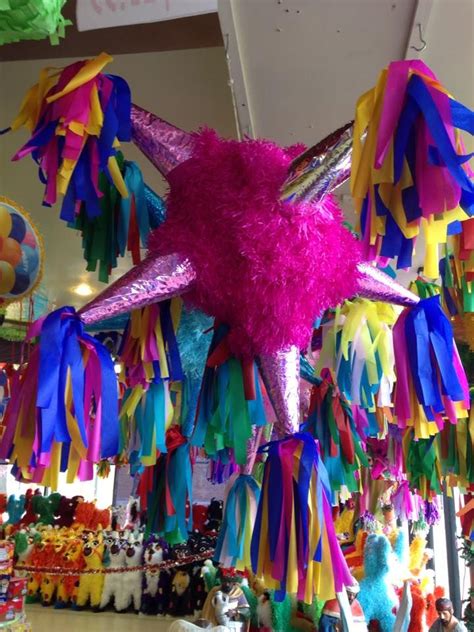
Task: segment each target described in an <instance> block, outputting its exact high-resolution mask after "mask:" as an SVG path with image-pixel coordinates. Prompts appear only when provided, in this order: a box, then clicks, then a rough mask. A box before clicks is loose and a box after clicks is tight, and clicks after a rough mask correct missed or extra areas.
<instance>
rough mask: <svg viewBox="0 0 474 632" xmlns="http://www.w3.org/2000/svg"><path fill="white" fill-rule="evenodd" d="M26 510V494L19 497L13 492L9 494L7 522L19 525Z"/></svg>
mask: <svg viewBox="0 0 474 632" xmlns="http://www.w3.org/2000/svg"><path fill="white" fill-rule="evenodd" d="M24 511H25V496H24V495H21V496H20V497H19V498H16V497H15V496H14V495H13V494H12V495H11V496H9V497H8V502H7V513H8V520H7V521H6V523H5V524H8V525H18V524H19V523H20V520H21V517H22V515H23V512H24Z"/></svg>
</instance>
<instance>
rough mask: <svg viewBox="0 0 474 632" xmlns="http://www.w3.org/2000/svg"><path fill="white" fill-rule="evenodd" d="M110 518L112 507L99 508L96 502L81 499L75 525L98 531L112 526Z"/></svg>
mask: <svg viewBox="0 0 474 632" xmlns="http://www.w3.org/2000/svg"><path fill="white" fill-rule="evenodd" d="M110 520H111V512H110V509H97V507H96V505H95V503H91V502H80V501H79V503H78V505H77V508H76V513H75V518H74V524H75V525H78V526H82V527H84V529H90V530H91V531H98V530H101V529H107V528H108V527H109V526H110Z"/></svg>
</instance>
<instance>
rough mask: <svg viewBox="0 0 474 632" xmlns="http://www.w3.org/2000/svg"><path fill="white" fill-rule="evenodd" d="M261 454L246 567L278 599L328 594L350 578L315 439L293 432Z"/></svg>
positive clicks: (307, 600)
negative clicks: (263, 460)
mask: <svg viewBox="0 0 474 632" xmlns="http://www.w3.org/2000/svg"><path fill="white" fill-rule="evenodd" d="M261 450H263V451H265V452H266V453H267V461H266V463H265V472H264V477H263V484H262V491H261V495H260V502H259V505H258V511H257V518H256V521H255V527H254V532H253V537H252V544H251V559H252V568H253V571H254V573H256V575H257V576H258V577H261V578H262V579H263V581H264V582H265V586H266V587H267V588H268V589H274V590H275V591H276V592H275V599H276V600H277V601H281V600H282V599H284V597H285V595H286V593H290V594H295V595H297V598H298V599H299V600H301V601H304V602H305V603H308V604H311V603H312V601H313V597H314V595H318V598H319V599H322V600H324V601H325V600H328V599H333V598H334V596H335V593H336V592H340V591H342V590H343V588H344V586H347V585H350V584H351V582H352V578H351V575H350V573H349V569H348V567H347V564H346V562H345V560H344V556H343V554H342V551H341V548H340V546H339V543H338V541H337V538H336V534H335V531H334V525H333V521H332V513H331V489H330V486H329V481H328V478H327V473H326V469H325V467H324V464H323V462H322V460H321V458H320V455H319V450H318V446H317V444H316V442H315V440H314V439H313V438H312V437H311V436H310V435H308V434H305V433H296V434H295V435H293V436H291V437H287V438H285V439H282V440H281V441H274V442H271V443H269V444H267V445H266V446H264V447H263V448H261Z"/></svg>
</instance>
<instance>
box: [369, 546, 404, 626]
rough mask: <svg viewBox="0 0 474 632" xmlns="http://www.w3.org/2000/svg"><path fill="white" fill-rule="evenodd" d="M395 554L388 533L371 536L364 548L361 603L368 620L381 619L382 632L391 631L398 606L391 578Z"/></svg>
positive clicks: (379, 620)
mask: <svg viewBox="0 0 474 632" xmlns="http://www.w3.org/2000/svg"><path fill="white" fill-rule="evenodd" d="M392 555H393V553H392V547H391V545H390V542H389V540H388V538H387V537H386V536H384V535H376V534H370V535H369V536H368V538H367V542H366V544H365V550H364V572H365V577H364V579H363V580H362V581H361V583H360V596H359V602H360V604H361V606H362V608H363V610H364V614H365V620H366V621H367V622H369V621H378V623H379V625H380V630H381V632H392V630H393V626H394V624H395V613H394V608H396V606H397V605H398V600H397V596H396V594H395V590H394V587H393V585H392V583H391V577H390V566H391V561H390V558H391V556H392Z"/></svg>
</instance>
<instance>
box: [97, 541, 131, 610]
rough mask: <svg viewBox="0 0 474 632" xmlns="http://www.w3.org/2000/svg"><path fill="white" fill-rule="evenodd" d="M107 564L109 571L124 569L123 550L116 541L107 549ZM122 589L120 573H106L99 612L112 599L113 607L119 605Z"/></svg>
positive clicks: (121, 575) (124, 554)
mask: <svg viewBox="0 0 474 632" xmlns="http://www.w3.org/2000/svg"><path fill="white" fill-rule="evenodd" d="M108 551H109V555H108V564H107V568H109V569H118V568H124V566H125V556H126V553H125V549H124V548H123V546H122V545H121V543H120V542H119V540H118V539H116V540H115V542H114V543H113V544H112V545H111V546H109V548H108ZM123 589H124V576H123V574H122V573H107V574H106V575H105V579H104V588H103V591H102V599H101V601H100V608H101V610H102V609H104V608H105V607H106V606H108V604H109V603H110V602H111V600H112V599H114V605H115V606H116V607H117V603H119V604H120V595H119V593H120V591H121V590H123Z"/></svg>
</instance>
